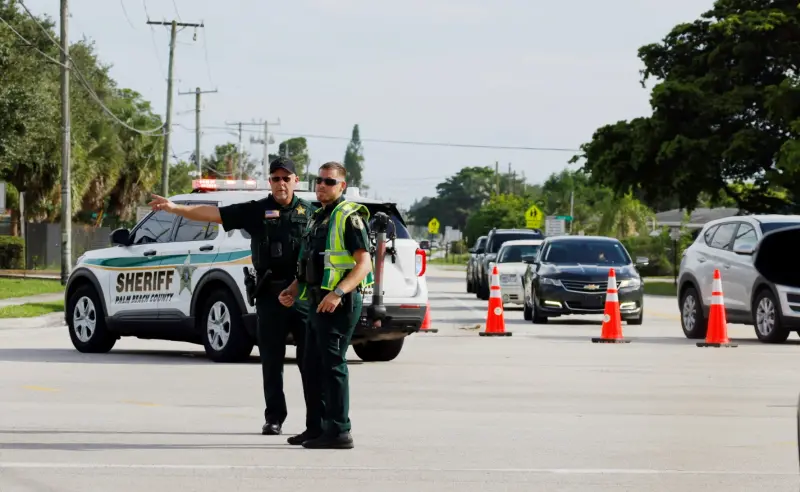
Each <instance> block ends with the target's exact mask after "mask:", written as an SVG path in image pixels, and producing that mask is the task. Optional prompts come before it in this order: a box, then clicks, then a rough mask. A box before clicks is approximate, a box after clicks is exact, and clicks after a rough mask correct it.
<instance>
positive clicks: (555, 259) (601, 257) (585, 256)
mask: <svg viewBox="0 0 800 492" xmlns="http://www.w3.org/2000/svg"><path fill="white" fill-rule="evenodd" d="M542 261H544V262H547V263H556V264H562V265H564V264H567V265H575V264H578V263H580V264H583V265H629V264H630V263H631V258H630V256H628V253H627V252H626V251H625V249H624V248H623V247H622V245H621V244H620V243H617V242H612V241H563V242H554V243H551V244H550V247H549V248H548V249H547V252H546V253H545V257H544V258H543V259H542Z"/></svg>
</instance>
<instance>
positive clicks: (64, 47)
mask: <svg viewBox="0 0 800 492" xmlns="http://www.w3.org/2000/svg"><path fill="white" fill-rule="evenodd" d="M68 4H69V0H61V131H62V134H61V285H66V284H67V279H68V278H69V275H70V273H71V272H72V197H71V194H70V182H71V178H70V150H71V148H70V146H71V140H72V139H71V138H70V127H71V123H70V109H69V66H70V64H69V24H68V22H69V5H68ZM21 201H23V200H21ZM23 220H24V219H23ZM23 226H24V224H23ZM25 255H26V257H27V249H26V251H25Z"/></svg>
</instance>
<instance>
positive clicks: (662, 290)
mask: <svg viewBox="0 0 800 492" xmlns="http://www.w3.org/2000/svg"><path fill="white" fill-rule="evenodd" d="M644 293H645V294H647V295H649V296H672V297H675V296H677V295H678V288H677V287H675V284H673V283H672V282H645V283H644Z"/></svg>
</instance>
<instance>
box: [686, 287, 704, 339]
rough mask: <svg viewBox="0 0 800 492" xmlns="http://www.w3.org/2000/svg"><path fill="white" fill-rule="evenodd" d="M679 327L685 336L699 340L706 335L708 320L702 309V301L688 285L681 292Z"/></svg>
mask: <svg viewBox="0 0 800 492" xmlns="http://www.w3.org/2000/svg"><path fill="white" fill-rule="evenodd" d="M680 308H681V328H682V329H683V334H684V336H685V337H686V338H688V339H690V340H701V339H703V338H705V337H706V332H707V331H708V320H707V319H706V315H705V312H704V311H703V301H702V299H700V296H699V295H698V294H697V290H696V289H695V288H694V287H688V288H687V289H686V290H685V291H684V292H683V294H681V304H680Z"/></svg>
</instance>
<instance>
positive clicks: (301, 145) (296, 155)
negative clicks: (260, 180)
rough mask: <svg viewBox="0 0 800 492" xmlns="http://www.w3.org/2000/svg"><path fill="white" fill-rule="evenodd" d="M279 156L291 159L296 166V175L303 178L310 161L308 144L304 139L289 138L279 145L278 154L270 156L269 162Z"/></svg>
mask: <svg viewBox="0 0 800 492" xmlns="http://www.w3.org/2000/svg"><path fill="white" fill-rule="evenodd" d="M279 155H281V156H288V157H289V158H290V159H292V160H293V161H294V163H295V164H296V166H297V175H298V176H300V177H304V176H305V174H306V171H308V164H309V163H310V161H311V157H310V156H309V154H308V142H307V141H306V138H305V137H295V138H290V139H288V140H284V141H283V142H281V143H279V144H278V154H270V156H269V160H270V162H271V161H272V160H273V159H275V158H276V157H278V156H279Z"/></svg>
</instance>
